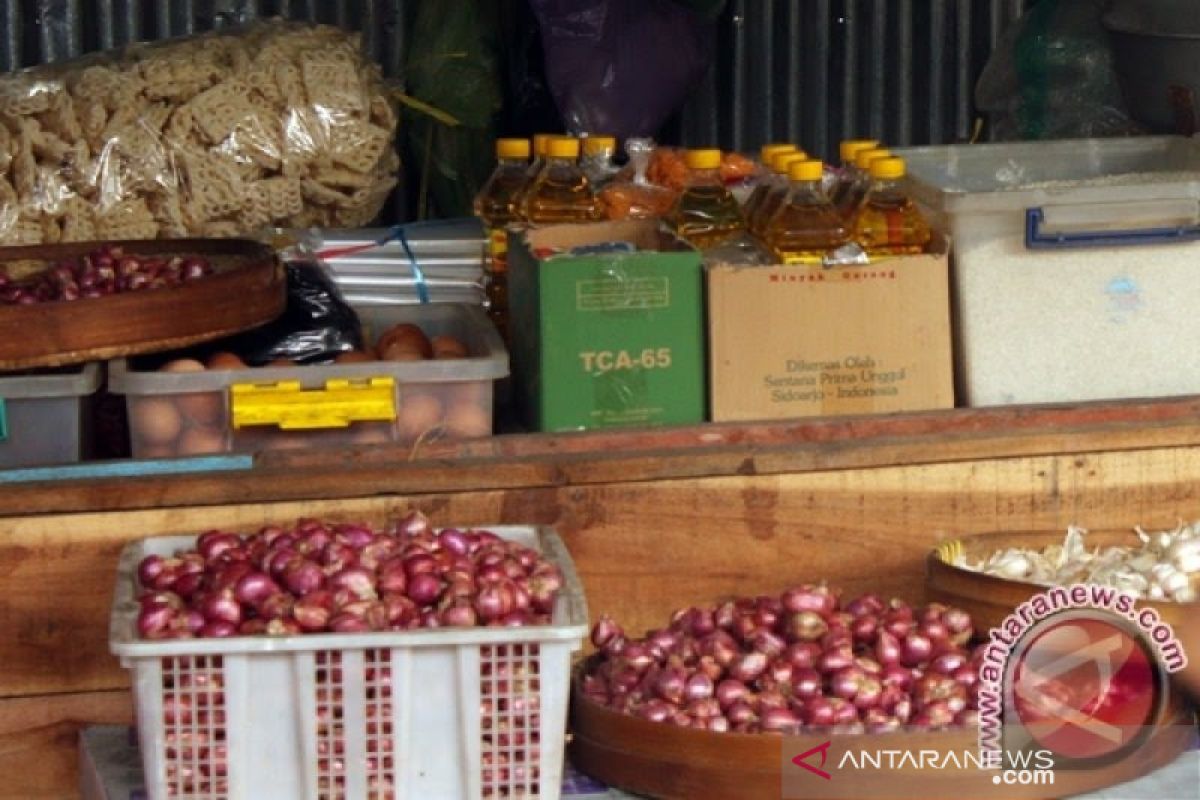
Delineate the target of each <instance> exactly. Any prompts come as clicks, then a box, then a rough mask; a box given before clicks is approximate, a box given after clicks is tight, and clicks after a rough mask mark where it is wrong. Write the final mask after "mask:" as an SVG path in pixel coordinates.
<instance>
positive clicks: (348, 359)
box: [333, 350, 376, 364]
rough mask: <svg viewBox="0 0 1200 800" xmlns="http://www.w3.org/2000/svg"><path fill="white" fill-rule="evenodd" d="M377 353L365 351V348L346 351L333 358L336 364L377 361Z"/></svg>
mask: <svg viewBox="0 0 1200 800" xmlns="http://www.w3.org/2000/svg"><path fill="white" fill-rule="evenodd" d="M375 360H376V359H375V354H374V353H369V352H365V351H363V350H350V351H348V352H345V353H340V354H338V357H337V358H335V359H334V360H333V363H335V364H365V363H367V362H369V361H375Z"/></svg>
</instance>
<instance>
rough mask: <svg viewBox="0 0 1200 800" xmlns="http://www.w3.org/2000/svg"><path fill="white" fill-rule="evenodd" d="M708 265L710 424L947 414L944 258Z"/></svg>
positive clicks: (939, 248)
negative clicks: (907, 413) (941, 410)
mask: <svg viewBox="0 0 1200 800" xmlns="http://www.w3.org/2000/svg"><path fill="white" fill-rule="evenodd" d="M947 249H948V248H947V245H946V243H945V242H944V241H939V242H936V243H935V250H934V252H931V253H929V254H927V255H920V256H905V257H902V258H895V259H889V260H886V261H882V262H880V263H878V264H872V265H869V266H863V267H857V266H855V267H833V268H828V269H827V268H824V267H822V266H819V265H813V266H808V265H790V266H771V267H736V266H730V265H724V264H719V265H713V266H710V267H709V268H708V311H709V320H708V325H709V353H710V355H709V364H710V370H709V382H710V386H711V389H712V392H711V399H712V418H713V420H714V421H719V422H720V421H730V420H762V419H786V418H789V417H811V416H822V415H837V414H870V413H878V412H887V411H915V410H922V409H934V408H951V407H953V405H954V388H953V366H952V360H951V350H950V297H949V275H948V273H949V261H948V257H947Z"/></svg>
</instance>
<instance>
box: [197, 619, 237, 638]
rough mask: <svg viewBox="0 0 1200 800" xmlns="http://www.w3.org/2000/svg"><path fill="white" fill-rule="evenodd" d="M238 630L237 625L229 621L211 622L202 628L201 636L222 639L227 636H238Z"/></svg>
mask: <svg viewBox="0 0 1200 800" xmlns="http://www.w3.org/2000/svg"><path fill="white" fill-rule="evenodd" d="M237 632H238V629H237V626H236V625H231V624H229V623H228V622H209V623H207V624H206V625H205V626H204V627H203V628H201V629H200V636H202V637H204V638H212V639H221V638H224V637H226V636H236V635H237Z"/></svg>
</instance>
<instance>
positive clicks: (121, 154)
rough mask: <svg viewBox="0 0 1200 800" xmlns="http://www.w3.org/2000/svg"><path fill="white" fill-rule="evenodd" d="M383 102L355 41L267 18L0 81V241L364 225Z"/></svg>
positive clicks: (380, 177) (380, 171)
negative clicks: (267, 227)
mask: <svg viewBox="0 0 1200 800" xmlns="http://www.w3.org/2000/svg"><path fill="white" fill-rule="evenodd" d="M396 126H397V119H396V110H395V107H394V106H393V104H392V101H391V100H390V98H389V95H388V93H387V91H386V87H385V84H384V82H383V79H382V76H381V73H380V70H379V68H378V67H377V66H376V65H374V64H372V63H370V62H369V61H367V60H366V59H365V58H364V57H363V56H362V54H361V51H360V48H359V44H358V41H357V38H356V37H355V36H353V35H351V34H349V33H346V32H345V31H342V30H340V29H338V28H334V27H331V26H326V25H307V24H300V23H287V22H282V21H275V20H273V21H267V22H260V23H254V24H252V25H249V26H246V27H242V28H233V29H222V30H220V31H217V32H213V33H208V34H203V35H200V36H195V37H187V38H181V39H172V40H167V41H164V42H160V43H156V44H152V45H132V46H130V47H127V48H124V49H123V50H119V51H113V52H110V53H104V54H100V55H95V56H88V57H86V58H82V59H78V60H74V61H67V62H58V63H55V64H52V65H49V66H43V67H36V68H33V69H30V70H26V71H23V72H17V73H13V74H9V75H6V76H3V77H0V244H39V243H54V242H60V241H81V240H90V239H107V240H115V239H148V238H157V237H181V236H232V235H240V234H245V233H249V232H253V231H255V230H257V229H259V228H263V227H266V226H269V225H280V226H286V227H308V226H314V225H317V226H345V227H353V226H359V225H365V224H367V223H368V222H370V221H371V219H373V218H374V217H375V216H376V215H377V214H378V213H379V210H380V208H381V207H382V205H383V203H384V201H385V200H386V198H387V196H388V194H389V193H390V192H391V190H392V188H393V187H394V186H395V185H396V175H397V170H398V169H399V159H398V157H397V155H396V153H395V150H394V148H393V141H394V139H395V133H396Z"/></svg>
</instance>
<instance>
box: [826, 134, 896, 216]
mask: <svg viewBox="0 0 1200 800" xmlns="http://www.w3.org/2000/svg"><path fill="white" fill-rule="evenodd" d="M891 154H892V151H891V150H885V149H883V148H882V147H868V148H864V149H862V150H859V151H858V152H857V153H855V154H854V172H853V173H851V179H850V180H849V181H848V182H846V183H844V184H839V185H841V186H843V187H844V189H843V190H842V191H841V192H840V193H839V194H838V195H837V197H836V199H835V200H834V201H833V205H834V206H835V207H836V208H837V210H838V211H839V212H840V213H841V215H842V216H843V217H845V218H846V219H852V218H853V217H854V215H855V214H856V213H857V212H858V207H859V206H860V205H862V200H863V197H865V196H866V194H867V189H868V188H869V187H870V186H871V175H870V168H871V162H873V161H875V160H876V159H878V158H887V157H888V156H890V155H891Z"/></svg>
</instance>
